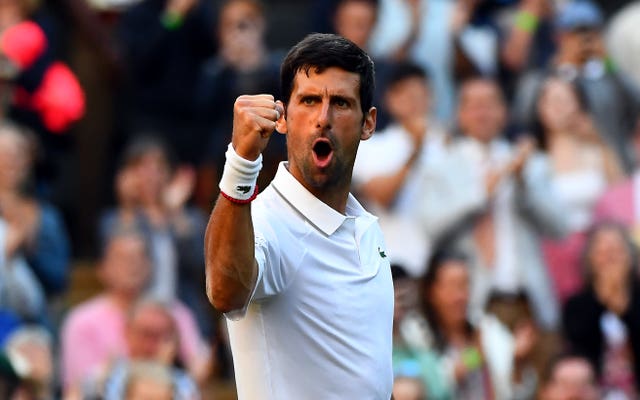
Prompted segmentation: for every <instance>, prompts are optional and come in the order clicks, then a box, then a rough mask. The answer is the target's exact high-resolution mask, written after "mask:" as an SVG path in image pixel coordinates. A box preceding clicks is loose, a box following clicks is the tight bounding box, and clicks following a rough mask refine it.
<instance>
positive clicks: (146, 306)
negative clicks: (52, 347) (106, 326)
mask: <svg viewBox="0 0 640 400" xmlns="http://www.w3.org/2000/svg"><path fill="white" fill-rule="evenodd" d="M125 329H126V333H125V338H126V342H127V349H128V353H127V357H123V358H118V359H116V360H109V363H108V364H107V365H102V366H101V367H102V368H101V369H102V370H100V371H99V372H98V371H95V370H94V374H92V376H90V377H89V379H88V380H87V381H85V383H84V385H83V389H82V390H83V395H82V398H91V399H93V398H102V399H105V400H119V399H123V398H129V397H127V396H133V395H131V394H130V391H132V390H133V391H134V392H137V391H138V390H139V391H145V390H150V389H149V388H148V386H153V385H148V383H149V382H146V381H145V380H144V379H141V381H142V382H138V381H137V379H134V381H133V382H132V378H136V376H137V374H138V373H139V372H144V371H139V368H141V367H140V364H141V363H142V365H147V366H148V367H150V368H151V366H152V365H156V367H154V368H156V369H157V370H158V371H157V372H158V373H159V372H160V370H164V371H165V374H166V375H168V376H167V377H168V379H167V382H168V383H169V387H171V388H173V390H171V391H170V392H173V393H175V397H170V398H172V399H174V400H192V399H199V398H200V395H199V393H198V388H197V386H196V384H195V382H194V381H193V379H192V378H191V377H190V376H189V375H188V374H187V373H186V372H185V371H184V370H183V369H182V368H180V362H179V360H178V359H177V351H178V348H179V344H180V338H179V336H178V332H177V330H176V325H175V320H174V317H173V316H172V315H171V310H170V309H169V308H168V307H166V306H165V305H164V304H163V303H162V302H158V301H155V300H141V301H139V302H138V303H137V304H136V305H135V306H134V307H133V309H132V310H131V312H130V313H129V316H128V318H127V325H126V328H125ZM150 363H153V364H150ZM148 372H151V371H148ZM140 378H143V377H140ZM147 378H151V377H150V376H148V377H147ZM134 383H135V385H133V387H132V384H134ZM138 384H139V385H140V386H141V387H135V386H137V385H138ZM160 386H161V387H162V386H163V385H160ZM158 395H159V394H158ZM140 396H141V395H140ZM132 398H137V397H135V396H133V397H132ZM145 398H147V397H145ZM149 398H150V397H149ZM153 398H154V399H155V398H156V397H153Z"/></svg>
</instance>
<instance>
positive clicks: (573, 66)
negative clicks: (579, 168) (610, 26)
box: [514, 0, 640, 171]
mask: <svg viewBox="0 0 640 400" xmlns="http://www.w3.org/2000/svg"><path fill="white" fill-rule="evenodd" d="M554 24H555V30H556V38H557V51H556V55H555V57H553V59H552V60H551V62H550V64H549V65H548V66H547V67H546V68H541V69H537V70H532V71H530V72H529V73H527V74H525V75H524V76H523V77H522V79H521V81H520V83H519V85H518V89H517V92H516V96H515V105H514V119H515V120H516V122H517V123H518V124H519V125H521V126H524V127H528V126H531V122H532V116H533V115H535V113H534V110H535V96H536V94H537V93H538V92H539V88H540V86H541V85H542V83H544V81H545V79H546V78H547V77H548V76H549V75H559V76H561V77H563V78H564V79H566V80H570V81H572V82H575V84H576V85H577V86H578V87H579V88H580V90H581V91H582V92H583V93H584V95H585V98H586V105H587V109H588V111H589V113H590V114H591V115H592V116H593V119H594V121H595V125H596V128H597V131H598V132H599V133H600V134H601V137H602V139H603V140H604V142H605V143H606V144H607V145H608V146H610V147H611V148H612V149H613V151H614V152H615V153H616V155H617V156H618V157H619V159H620V160H621V161H622V166H623V168H624V170H625V171H630V169H631V168H632V166H633V163H632V161H633V156H634V155H633V154H632V151H631V146H629V144H630V143H629V135H630V134H631V132H632V131H633V129H634V128H635V124H636V120H637V118H638V111H639V110H640V92H639V91H638V90H637V88H636V86H635V85H634V84H633V82H632V81H631V80H630V79H629V78H628V77H627V76H626V75H624V74H623V73H622V72H621V71H619V70H617V69H615V68H611V67H610V66H609V65H608V64H607V50H606V48H605V46H604V39H603V34H602V29H603V25H604V20H603V17H602V13H601V12H600V9H599V8H598V7H597V6H596V5H595V4H594V3H593V2H591V1H589V0H570V1H567V2H564V3H563V4H562V5H561V6H560V8H559V10H558V12H557V14H556V18H555V22H554Z"/></svg>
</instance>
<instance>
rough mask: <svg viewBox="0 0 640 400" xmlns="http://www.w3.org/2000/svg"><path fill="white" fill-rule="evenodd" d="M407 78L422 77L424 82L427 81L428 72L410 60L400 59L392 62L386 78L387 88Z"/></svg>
mask: <svg viewBox="0 0 640 400" xmlns="http://www.w3.org/2000/svg"><path fill="white" fill-rule="evenodd" d="M409 78H420V79H424V80H425V82H428V81H429V74H428V73H427V71H426V70H425V69H424V68H422V67H421V66H419V65H418V64H416V63H413V62H411V61H401V62H398V63H396V64H393V66H392V67H391V70H390V71H389V74H388V76H387V80H386V82H385V83H386V87H387V89H389V88H391V87H393V85H395V84H396V83H399V82H402V81H404V80H405V79H409Z"/></svg>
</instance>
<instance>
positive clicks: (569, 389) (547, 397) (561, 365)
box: [540, 353, 602, 400]
mask: <svg viewBox="0 0 640 400" xmlns="http://www.w3.org/2000/svg"><path fill="white" fill-rule="evenodd" d="M601 398H602V397H601V396H600V390H599V388H598V383H597V381H596V374H595V371H594V370H593V367H592V366H591V364H590V363H589V360H587V359H586V358H583V357H581V356H579V355H575V354H570V353H568V354H565V355H561V356H559V357H557V358H556V359H555V360H553V361H552V364H551V367H550V371H549V378H548V380H547V382H546V383H545V384H544V385H543V386H542V388H541V393H540V400H598V399H601Z"/></svg>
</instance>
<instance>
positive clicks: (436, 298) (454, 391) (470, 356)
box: [400, 253, 536, 399]
mask: <svg viewBox="0 0 640 400" xmlns="http://www.w3.org/2000/svg"><path fill="white" fill-rule="evenodd" d="M468 268H469V267H468V265H467V262H466V259H465V257H463V256H461V255H458V254H455V253H437V254H436V255H435V256H434V257H433V259H432V261H431V263H430V265H429V268H428V270H427V274H426V275H425V278H424V286H423V296H424V297H423V299H424V309H423V312H422V313H412V314H408V315H407V317H406V318H405V319H404V320H403V321H402V322H401V324H400V325H401V326H400V331H401V333H402V336H403V339H404V341H405V343H406V345H407V347H408V349H409V354H410V355H411V356H410V357H412V358H413V359H414V360H416V361H417V365H418V368H419V371H420V373H419V376H420V377H421V378H422V380H423V382H424V384H425V387H426V392H427V396H426V397H427V398H429V399H431V398H434V399H474V398H482V399H489V398H496V399H520V398H523V399H526V398H530V397H531V396H532V395H533V393H534V391H535V387H536V386H535V385H536V378H535V376H536V374H535V372H534V371H533V370H532V369H531V368H528V367H527V366H528V364H527V362H526V360H527V358H528V356H529V353H530V352H531V350H532V348H533V344H534V341H535V334H534V332H533V331H532V330H531V329H530V328H523V329H519V330H517V331H516V336H515V337H514V336H512V335H511V334H510V333H509V331H508V329H507V328H506V327H504V326H503V325H502V324H501V323H500V322H499V321H498V320H497V319H496V318H495V317H493V316H491V315H488V314H487V315H483V316H482V318H480V319H479V321H478V323H477V324H472V323H471V322H470V321H469V319H468V318H467V312H468V306H469V295H470V290H469V288H470V279H471V276H470V273H469V269H468Z"/></svg>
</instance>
